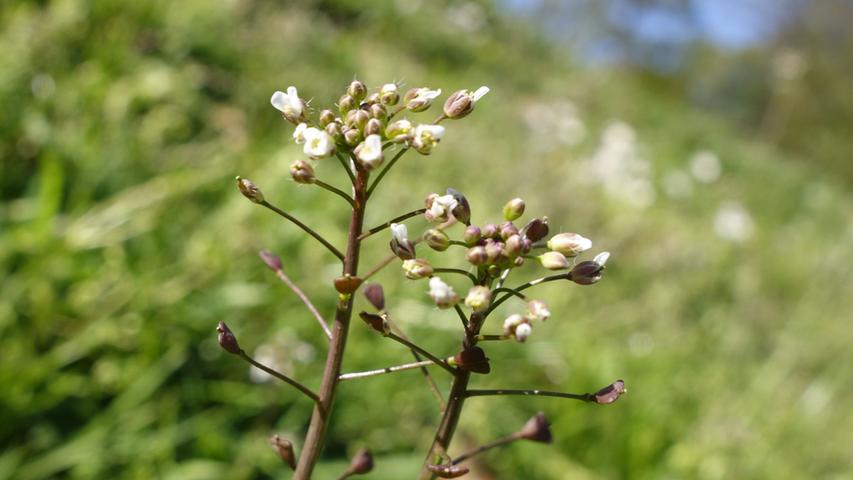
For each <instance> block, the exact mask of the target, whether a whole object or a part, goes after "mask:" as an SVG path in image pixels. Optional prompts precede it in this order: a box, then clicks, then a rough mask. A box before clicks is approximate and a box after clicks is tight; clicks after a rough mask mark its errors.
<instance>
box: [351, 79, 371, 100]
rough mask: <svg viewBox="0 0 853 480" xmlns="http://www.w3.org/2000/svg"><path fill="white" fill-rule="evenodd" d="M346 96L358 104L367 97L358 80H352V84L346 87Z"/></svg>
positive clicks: (364, 88) (365, 88) (363, 87)
mask: <svg viewBox="0 0 853 480" xmlns="http://www.w3.org/2000/svg"><path fill="white" fill-rule="evenodd" d="M347 95H349V96H350V97H352V98H353V100H355V101H357V102H360V101H361V99H363V98H364V96H365V95H367V87H365V86H364V84H363V83H362V82H360V81H358V80H353V81H352V83H350V84H349V87H347Z"/></svg>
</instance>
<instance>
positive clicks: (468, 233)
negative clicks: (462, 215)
mask: <svg viewBox="0 0 853 480" xmlns="http://www.w3.org/2000/svg"><path fill="white" fill-rule="evenodd" d="M462 240H463V241H464V242H465V244H466V245H468V246H473V245H476V244H477V242H479V241H480V227H477V226H474V225H471V226H469V227H468V228H466V229H465V233H463V234H462Z"/></svg>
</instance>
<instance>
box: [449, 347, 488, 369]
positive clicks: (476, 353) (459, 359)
mask: <svg viewBox="0 0 853 480" xmlns="http://www.w3.org/2000/svg"><path fill="white" fill-rule="evenodd" d="M452 364H454V365H456V366H458V367H459V368H461V369H462V370H466V371H468V372H473V373H483V374H485V373H489V372H490V371H492V369H491V367H490V366H489V359H488V358H486V352H484V351H483V349H482V348H480V347H471V348H469V349H467V350H462V351H461V352H459V353H457V354H456V356H454V357H453V361H452Z"/></svg>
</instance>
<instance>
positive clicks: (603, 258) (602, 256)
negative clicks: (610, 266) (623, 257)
mask: <svg viewBox="0 0 853 480" xmlns="http://www.w3.org/2000/svg"><path fill="white" fill-rule="evenodd" d="M608 259H610V252H601V253H599V254H598V255H596V256H595V258H593V259H592V261H593V262H595V263H597V264H599V265H601V268H604V266H605V265H606V264H607V260H608Z"/></svg>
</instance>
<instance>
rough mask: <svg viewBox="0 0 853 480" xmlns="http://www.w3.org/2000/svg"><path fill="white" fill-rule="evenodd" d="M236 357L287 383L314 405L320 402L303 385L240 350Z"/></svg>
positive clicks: (315, 395) (314, 394)
mask: <svg viewBox="0 0 853 480" xmlns="http://www.w3.org/2000/svg"><path fill="white" fill-rule="evenodd" d="M238 355H240V358H242V359H243V360H245V361H247V362H249V363H251V364H252V365H254V366H255V367H257V368H260V369H261V370H263V371H265V372H267V373H268V374H270V375H272V376H273V377H275V378H277V379H279V380H281V381H283V382H285V383H287V384H288V385H290V386H292V387H294V388H296V389H297V390H299V391H300V392H302V393H304V394H305V395H306V396H307V397H308V398H310V399H311V400H314V403H319V402H320V398H319V397H318V396H317V394H316V393H314V392H312V391H311V390H310V389H309V388H308V387H306V386H305V385H302V384H301V383H299V382H297V381H296V380H294V379H292V378H290V377H288V376H287V375H285V374H283V373H279V372H277V371H275V370H273V369H272V368H270V367H268V366H266V365H264V364H263V363H260V362H258V361H257V360H255V359H254V358H252V357H250V356H249V354H247V353H246V352H245V351H243V350H240V353H239V354H238Z"/></svg>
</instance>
